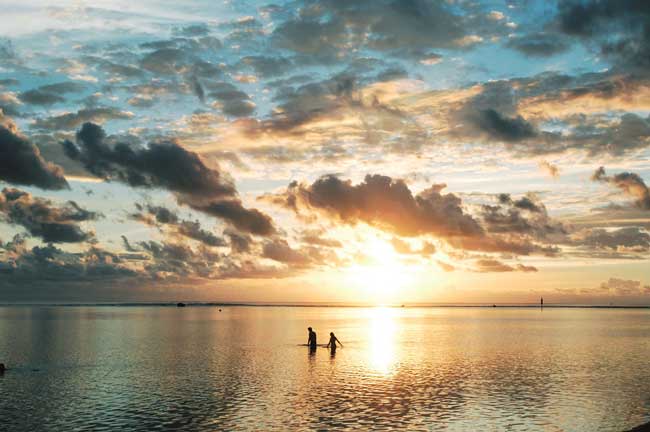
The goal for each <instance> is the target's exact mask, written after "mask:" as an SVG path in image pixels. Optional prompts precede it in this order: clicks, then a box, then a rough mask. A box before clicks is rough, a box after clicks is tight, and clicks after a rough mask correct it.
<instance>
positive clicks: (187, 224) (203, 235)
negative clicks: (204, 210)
mask: <svg viewBox="0 0 650 432" xmlns="http://www.w3.org/2000/svg"><path fill="white" fill-rule="evenodd" d="M137 208H138V209H139V210H140V213H135V214H132V215H131V217H132V218H133V219H136V220H140V221H142V222H145V223H147V224H162V225H167V226H171V227H173V229H174V232H175V233H176V234H178V235H181V236H184V237H187V238H190V239H193V240H197V241H199V242H201V243H203V244H205V245H206V246H212V247H216V246H226V242H225V240H224V239H223V238H221V237H218V236H216V235H215V234H214V233H213V232H211V231H208V230H205V229H203V227H202V226H201V223H200V222H199V221H190V220H181V219H180V218H179V217H178V215H177V214H176V213H175V212H173V211H172V210H169V209H168V208H167V207H163V206H154V205H151V204H147V205H144V206H143V205H140V204H138V205H137Z"/></svg>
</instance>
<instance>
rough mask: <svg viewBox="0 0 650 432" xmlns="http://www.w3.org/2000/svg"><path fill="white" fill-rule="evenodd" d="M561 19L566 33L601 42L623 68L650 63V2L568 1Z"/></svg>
mask: <svg viewBox="0 0 650 432" xmlns="http://www.w3.org/2000/svg"><path fill="white" fill-rule="evenodd" d="M557 21H558V25H559V28H560V29H561V31H563V32H564V33H566V34H569V35H573V36H577V37H580V38H583V39H586V40H592V41H595V42H596V43H598V44H599V46H600V51H601V53H602V54H604V55H606V56H608V57H611V58H613V59H615V61H616V62H617V63H618V65H619V66H621V67H633V68H639V69H638V70H639V71H643V68H646V67H647V66H648V65H650V4H649V3H648V2H646V1H644V0H591V1H576V0H564V1H562V2H560V5H559V15H558V20H557Z"/></svg>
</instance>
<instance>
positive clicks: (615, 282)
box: [585, 277, 650, 296]
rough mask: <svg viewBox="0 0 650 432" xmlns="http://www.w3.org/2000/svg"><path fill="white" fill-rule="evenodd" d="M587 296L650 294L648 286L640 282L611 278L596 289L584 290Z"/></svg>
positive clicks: (649, 286)
mask: <svg viewBox="0 0 650 432" xmlns="http://www.w3.org/2000/svg"><path fill="white" fill-rule="evenodd" d="M585 291H587V292H588V293H589V294H600V295H617V296H645V295H648V294H650V285H642V284H641V281H638V280H630V279H620V278H615V277H611V278H609V280H608V281H607V282H603V283H601V284H600V286H599V287H597V288H596V289H591V290H585Z"/></svg>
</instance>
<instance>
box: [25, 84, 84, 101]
mask: <svg viewBox="0 0 650 432" xmlns="http://www.w3.org/2000/svg"><path fill="white" fill-rule="evenodd" d="M85 88H86V86H85V85H83V84H79V83H76V82H71V81H67V82H60V83H55V84H48V85H43V86H40V87H38V88H35V89H31V90H27V91H25V92H22V93H20V95H19V97H20V100H21V101H22V102H23V103H27V104H31V105H53V104H55V103H60V102H65V98H64V97H63V96H62V95H64V94H66V93H76V92H80V91H82V90H84V89H85Z"/></svg>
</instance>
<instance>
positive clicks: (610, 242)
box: [574, 227, 650, 257]
mask: <svg viewBox="0 0 650 432" xmlns="http://www.w3.org/2000/svg"><path fill="white" fill-rule="evenodd" d="M574 242H575V244H577V245H579V246H583V247H587V248H589V249H593V250H596V251H599V250H609V251H612V252H620V253H621V254H629V253H647V252H649V251H650V234H648V232H646V231H643V230H641V229H640V228H638V227H625V228H619V229H614V230H607V229H603V228H594V229H587V230H584V231H581V232H578V233H576V234H575V235H574ZM624 256H625V257H627V256H628V255H624Z"/></svg>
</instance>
